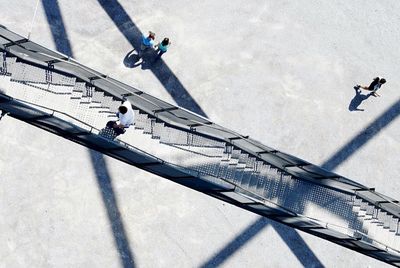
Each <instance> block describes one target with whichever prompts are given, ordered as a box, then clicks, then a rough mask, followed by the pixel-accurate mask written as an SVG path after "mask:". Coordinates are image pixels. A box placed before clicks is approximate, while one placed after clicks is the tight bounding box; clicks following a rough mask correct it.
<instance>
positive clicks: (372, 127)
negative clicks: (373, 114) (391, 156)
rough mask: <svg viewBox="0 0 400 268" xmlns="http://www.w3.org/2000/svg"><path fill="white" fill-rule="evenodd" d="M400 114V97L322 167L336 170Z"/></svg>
mask: <svg viewBox="0 0 400 268" xmlns="http://www.w3.org/2000/svg"><path fill="white" fill-rule="evenodd" d="M399 115H400V99H399V100H397V101H396V102H395V103H394V104H393V105H392V106H390V107H389V108H388V109H387V110H386V111H385V112H383V113H382V114H381V115H380V116H379V117H378V118H376V119H375V120H374V121H373V122H372V123H371V124H369V125H368V126H367V127H366V128H365V129H363V130H362V131H361V132H360V133H358V134H357V135H356V136H355V137H354V138H353V139H351V141H349V142H347V143H346V145H344V146H343V147H342V148H340V149H339V150H338V151H337V152H336V153H335V154H334V155H332V156H331V157H330V158H329V159H328V160H326V161H325V163H324V164H323V165H322V167H323V168H325V169H327V170H334V169H335V168H337V167H338V166H339V165H340V164H341V163H343V162H344V161H346V160H347V159H348V158H349V157H350V156H351V155H353V154H354V153H355V152H356V151H357V150H359V149H360V148H361V147H362V146H364V145H365V144H367V142H368V141H370V140H371V139H372V138H373V137H374V136H376V135H377V134H378V133H379V132H380V131H381V130H383V129H384V128H385V127H387V126H388V125H389V124H390V123H391V122H393V121H394V120H395V119H396V118H397V117H398V116H399Z"/></svg>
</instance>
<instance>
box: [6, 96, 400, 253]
mask: <svg viewBox="0 0 400 268" xmlns="http://www.w3.org/2000/svg"><path fill="white" fill-rule="evenodd" d="M0 95H3V96H6V97H7V98H9V99H10V100H14V101H17V102H21V103H25V104H28V105H31V106H33V107H38V108H41V109H45V110H48V111H50V112H51V114H48V115H51V116H56V114H62V115H64V116H66V117H68V118H70V119H72V120H74V121H76V122H79V123H81V124H84V125H85V126H87V127H90V131H89V133H93V132H92V131H93V130H97V131H100V130H99V129H97V128H96V127H94V126H91V125H90V124H88V123H86V122H83V121H81V120H79V119H77V118H75V117H73V116H71V115H69V114H67V113H65V112H62V111H59V110H56V109H53V108H48V107H46V106H43V105H39V104H35V103H32V102H29V101H25V100H21V99H18V98H13V97H10V96H8V95H5V94H3V93H1V92H0ZM93 134H95V133H93ZM107 141H108V142H115V141H111V140H107ZM117 143H118V144H119V145H122V146H125V147H126V148H127V149H130V148H132V149H134V150H137V151H139V152H141V153H143V154H144V155H148V156H150V157H153V158H155V159H157V160H159V161H160V162H161V163H162V164H168V165H170V166H172V167H175V168H176V169H177V170H181V171H183V172H185V170H190V171H192V172H190V173H189V174H192V173H193V172H194V173H197V174H198V175H197V177H198V178H200V179H201V177H202V174H204V175H208V176H211V177H213V178H215V179H217V180H221V181H223V182H224V183H227V184H230V185H232V186H234V188H233V190H232V192H235V193H236V194H238V195H241V196H244V197H246V198H248V199H251V200H253V201H255V202H256V203H259V204H261V205H266V206H267V207H268V205H267V204H272V205H273V206H274V207H276V208H278V209H279V210H281V211H284V212H286V213H288V214H290V215H291V216H293V217H301V218H304V219H306V220H308V221H310V222H315V223H317V224H318V225H320V226H325V228H327V229H331V230H335V231H338V232H339V233H342V234H347V235H349V232H352V233H357V234H359V235H361V236H363V237H366V238H368V239H369V240H371V241H373V242H375V243H376V244H378V245H381V246H383V247H384V249H385V250H386V251H388V249H390V250H392V251H393V252H396V253H398V254H400V251H399V250H397V249H394V248H392V247H390V246H387V245H385V244H384V243H382V242H380V241H378V240H376V239H373V238H370V237H368V236H367V235H366V234H363V233H361V232H359V231H358V230H355V229H352V228H348V227H344V226H340V225H337V224H332V223H328V222H324V221H321V220H319V219H316V218H313V217H310V216H307V215H304V214H300V213H297V212H294V211H291V210H289V209H287V208H285V207H283V206H281V205H279V204H277V203H275V202H273V201H270V200H268V199H266V198H265V197H263V196H261V195H259V194H257V193H253V192H251V191H249V190H247V189H245V188H243V187H242V186H240V185H238V184H236V183H235V182H232V181H229V180H227V179H225V178H221V177H215V176H213V175H212V174H207V173H205V172H199V171H196V170H193V169H190V168H187V167H183V166H180V165H177V164H174V163H171V162H168V161H164V160H162V159H161V158H159V157H157V156H155V155H152V154H149V153H147V152H145V151H143V150H141V149H139V148H137V147H135V146H132V145H130V144H128V143H126V142H123V141H120V140H118V141H117ZM246 193H249V194H248V195H247V194H246ZM254 197H257V198H254ZM330 227H331V228H330ZM332 227H334V228H332ZM337 229H341V230H345V232H341V231H339V230H337ZM351 237H353V238H357V237H355V236H354V235H353V236H351ZM364 242H365V243H368V244H371V243H370V242H366V241H364Z"/></svg>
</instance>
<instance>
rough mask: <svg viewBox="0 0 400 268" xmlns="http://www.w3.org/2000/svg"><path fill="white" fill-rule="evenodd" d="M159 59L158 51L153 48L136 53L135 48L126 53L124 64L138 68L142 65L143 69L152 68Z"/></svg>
mask: <svg viewBox="0 0 400 268" xmlns="http://www.w3.org/2000/svg"><path fill="white" fill-rule="evenodd" d="M156 60H157V52H156V51H154V50H153V49H147V50H146V51H143V52H142V53H140V55H139V53H135V49H133V50H131V51H129V52H128V54H126V56H125V58H124V65H125V66H126V67H128V68H136V67H138V66H141V68H142V69H143V70H146V69H151V68H152V67H153V63H154V62H156Z"/></svg>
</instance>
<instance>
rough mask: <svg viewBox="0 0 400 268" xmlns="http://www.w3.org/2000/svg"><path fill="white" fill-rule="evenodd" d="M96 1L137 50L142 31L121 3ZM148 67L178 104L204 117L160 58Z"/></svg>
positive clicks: (103, 0) (199, 108)
mask: <svg viewBox="0 0 400 268" xmlns="http://www.w3.org/2000/svg"><path fill="white" fill-rule="evenodd" d="M97 1H98V2H99V4H100V5H101V6H102V8H103V9H104V11H105V12H106V13H107V15H108V16H109V17H110V19H111V20H112V21H113V22H114V24H115V26H116V27H117V28H118V29H119V30H120V32H121V33H122V34H123V35H124V37H125V38H126V40H127V41H128V42H129V43H130V44H131V45H132V47H133V48H134V49H135V50H136V51H139V50H140V43H141V37H142V32H141V31H140V30H139V28H138V27H137V26H136V24H135V23H133V21H132V19H131V18H130V16H129V15H128V14H127V13H126V11H125V9H124V8H123V7H122V6H121V4H120V3H119V2H118V1H117V0H97ZM149 69H150V70H151V71H152V72H153V74H154V75H155V77H157V79H158V80H159V81H160V83H161V84H162V85H163V86H164V88H165V89H166V90H167V92H168V93H169V94H170V95H171V96H172V97H173V98H174V100H175V101H176V103H177V104H178V105H179V106H181V107H183V108H185V109H188V110H190V111H192V112H195V113H197V114H199V115H201V116H204V117H206V114H205V113H204V111H203V109H201V107H200V106H199V105H198V104H197V102H196V101H195V100H194V99H193V98H192V96H191V95H190V93H189V92H188V91H187V90H186V89H185V87H184V86H183V85H182V83H181V82H180V81H179V79H178V78H177V77H176V75H175V74H174V73H173V72H172V71H171V69H170V68H169V67H168V65H167V64H166V63H165V62H164V61H163V60H162V59H159V60H158V62H157V64H156V65H154V66H149Z"/></svg>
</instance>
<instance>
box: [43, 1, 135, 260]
mask: <svg viewBox="0 0 400 268" xmlns="http://www.w3.org/2000/svg"><path fill="white" fill-rule="evenodd" d="M42 4H43V8H44V11H45V13H46V17H47V22H48V24H49V26H50V29H51V33H52V36H53V40H54V43H55V44H56V49H57V50H58V51H59V52H61V53H63V54H65V55H67V56H71V57H73V52H72V49H71V44H70V42H69V39H68V35H67V32H66V30H65V26H64V21H63V18H62V15H61V11H60V7H59V5H58V1H57V0H42ZM89 153H90V157H91V160H92V161H91V162H92V166H93V170H94V172H95V174H96V178H97V183H98V185H99V188H100V192H101V196H102V199H103V204H104V206H105V208H106V210H107V215H108V219H109V221H110V223H111V229H112V232H113V235H114V241H115V244H116V247H117V250H118V253H119V256H120V261H121V263H122V265H123V267H124V268H132V267H135V263H134V257H133V254H132V250H131V248H130V245H129V241H128V238H127V236H126V232H125V228H124V225H123V222H122V219H121V216H120V215H121V214H120V212H119V209H118V203H117V200H116V198H115V193H114V190H113V187H112V182H111V177H110V174H109V172H108V169H107V166H106V163H105V160H104V156H103V155H102V154H100V153H98V152H95V151H93V150H89Z"/></svg>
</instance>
